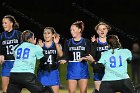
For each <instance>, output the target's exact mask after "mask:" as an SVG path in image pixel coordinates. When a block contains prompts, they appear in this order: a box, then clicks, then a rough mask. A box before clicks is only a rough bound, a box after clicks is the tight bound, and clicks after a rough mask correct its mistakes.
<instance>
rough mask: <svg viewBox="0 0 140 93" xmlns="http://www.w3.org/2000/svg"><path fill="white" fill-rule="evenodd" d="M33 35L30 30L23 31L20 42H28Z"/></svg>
mask: <svg viewBox="0 0 140 93" xmlns="http://www.w3.org/2000/svg"><path fill="white" fill-rule="evenodd" d="M33 35H34V33H33V32H31V31H30V30H25V31H23V32H22V34H21V42H28V39H30V38H32V36H33Z"/></svg>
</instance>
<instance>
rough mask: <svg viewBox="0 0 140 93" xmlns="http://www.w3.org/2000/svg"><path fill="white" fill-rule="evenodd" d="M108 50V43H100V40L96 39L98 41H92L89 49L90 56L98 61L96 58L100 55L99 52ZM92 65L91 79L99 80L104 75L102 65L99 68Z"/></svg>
mask: <svg viewBox="0 0 140 93" xmlns="http://www.w3.org/2000/svg"><path fill="white" fill-rule="evenodd" d="M106 50H108V44H107V42H105V43H102V42H100V40H99V39H98V42H97V41H95V42H92V44H91V51H92V53H91V54H92V56H93V57H94V58H95V60H96V61H97V62H98V60H99V59H100V57H101V54H102V53H103V52H104V51H106ZM92 66H93V80H94V81H101V80H102V78H103V75H104V67H103V68H101V69H96V67H94V66H95V65H94V64H92Z"/></svg>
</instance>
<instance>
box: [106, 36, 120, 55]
mask: <svg viewBox="0 0 140 93" xmlns="http://www.w3.org/2000/svg"><path fill="white" fill-rule="evenodd" d="M107 43H108V44H109V47H110V48H111V49H113V52H112V53H113V54H114V49H116V48H118V49H120V48H121V43H120V42H119V38H118V36H117V35H109V36H108V37H107Z"/></svg>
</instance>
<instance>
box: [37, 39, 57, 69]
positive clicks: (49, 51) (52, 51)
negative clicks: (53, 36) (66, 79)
mask: <svg viewBox="0 0 140 93" xmlns="http://www.w3.org/2000/svg"><path fill="white" fill-rule="evenodd" d="M42 49H43V53H44V56H45V58H46V62H40V64H39V67H40V69H42V70H47V71H50V70H54V69H57V68H58V65H59V64H58V62H57V60H56V59H57V50H56V46H55V44H54V42H52V44H51V46H50V47H49V48H47V47H46V46H45V43H44V46H43V47H42Z"/></svg>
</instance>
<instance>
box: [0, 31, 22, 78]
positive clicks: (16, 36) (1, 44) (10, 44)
mask: <svg viewBox="0 0 140 93" xmlns="http://www.w3.org/2000/svg"><path fill="white" fill-rule="evenodd" d="M20 37H21V32H20V31H18V30H12V31H11V32H6V31H4V32H2V33H1V36H0V54H1V55H4V57H5V58H4V59H5V61H4V63H3V64H2V73H1V75H2V76H8V77H9V76H10V70H11V68H12V67H13V63H14V60H15V58H14V56H13V48H14V47H15V46H17V45H18V44H19V43H20Z"/></svg>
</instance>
